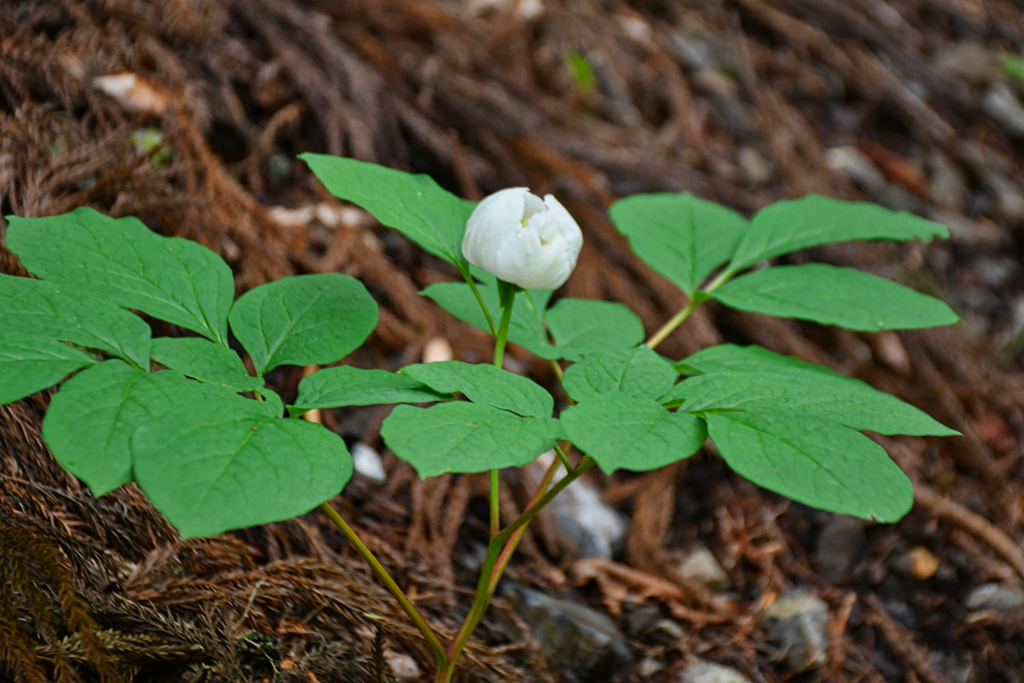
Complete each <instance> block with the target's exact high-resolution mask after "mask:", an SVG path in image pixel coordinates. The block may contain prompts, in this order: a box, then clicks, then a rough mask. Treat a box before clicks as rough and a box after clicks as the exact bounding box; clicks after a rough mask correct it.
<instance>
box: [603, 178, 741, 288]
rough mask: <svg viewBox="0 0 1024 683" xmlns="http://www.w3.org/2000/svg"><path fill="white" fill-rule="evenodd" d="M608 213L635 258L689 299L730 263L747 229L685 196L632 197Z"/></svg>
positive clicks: (721, 210) (734, 216)
mask: <svg viewBox="0 0 1024 683" xmlns="http://www.w3.org/2000/svg"><path fill="white" fill-rule="evenodd" d="M608 213H609V215H610V216H611V219H612V222H613V223H614V224H615V227H616V228H618V230H619V232H621V233H622V234H623V235H625V236H626V237H628V238H629V246H630V247H631V248H632V249H633V251H634V252H635V253H636V255H637V256H639V257H640V258H642V259H643V260H644V261H646V262H647V265H649V266H650V267H651V268H653V269H654V270H655V271H657V272H658V273H661V274H662V275H664V276H665V277H667V278H668V279H669V280H671V281H672V282H674V283H675V284H676V285H678V286H679V287H680V289H682V290H683V291H684V292H686V293H687V294H689V295H690V296H693V293H694V292H695V291H697V288H698V287H699V286H700V285H701V283H702V282H704V280H705V279H706V278H707V277H708V275H710V274H711V272H712V271H713V270H714V269H715V268H717V267H718V266H720V265H722V264H723V263H725V262H726V261H728V260H729V257H730V256H732V255H733V252H734V251H735V250H736V246H737V245H738V244H739V242H740V239H741V238H742V237H743V234H744V233H745V232H746V231H747V228H748V226H749V225H750V224H749V223H748V222H747V219H745V218H744V217H743V216H741V215H740V214H738V213H736V212H735V211H730V210H729V209H727V208H725V207H724V206H721V205H719V204H715V203H714V202H709V201H705V200H703V199H698V198H697V197H694V196H693V195H692V194H690V193H688V192H684V193H679V194H667V193H666V194H635V195H633V196H631V197H626V198H625V199H620V200H619V201H617V202H615V203H614V204H612V206H611V208H610V209H609V210H608Z"/></svg>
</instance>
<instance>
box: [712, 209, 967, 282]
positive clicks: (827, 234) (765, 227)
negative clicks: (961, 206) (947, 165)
mask: <svg viewBox="0 0 1024 683" xmlns="http://www.w3.org/2000/svg"><path fill="white" fill-rule="evenodd" d="M933 237H941V238H943V239H945V238H947V237H949V229H948V228H947V227H946V226H944V225H939V224H938V223H933V222H932V221H928V220H925V219H924V218H919V217H918V216H915V215H913V214H910V213H907V212H906V211H900V212H898V213H896V212H893V211H889V210H888V209H883V208H882V207H880V206H878V205H876V204H869V203H867V202H844V201H841V200H838V199H830V198H829V197H822V196H820V195H815V194H811V195H807V196H806V197H804V198H803V199H796V200H789V201H781V202H775V203H774V204H772V205H771V206H769V207H766V208H764V209H762V210H761V211H759V212H758V213H757V214H756V215H755V216H754V218H753V219H752V220H751V222H750V229H749V230H747V232H746V234H744V236H743V238H742V239H741V240H740V243H739V246H738V247H737V248H736V253H735V254H734V255H733V257H732V262H731V263H730V264H729V267H728V269H727V271H728V272H729V273H736V272H739V271H741V270H743V269H744V268H747V267H749V266H752V265H754V264H755V263H757V262H758V261H764V260H765V259H770V258H774V257H776V256H781V255H782V254H788V253H789V252H791V251H796V250H797V249H807V248H808V247H816V246H818V245H820V244H829V243H831V242H848V241H850V240H892V241H894V242H905V241H907V240H911V239H920V240H923V241H925V242H930V241H931V239H932V238H933Z"/></svg>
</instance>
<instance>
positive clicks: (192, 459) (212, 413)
mask: <svg viewBox="0 0 1024 683" xmlns="http://www.w3.org/2000/svg"><path fill="white" fill-rule="evenodd" d="M131 449H132V454H133V456H134V458H135V476H136V479H137V480H138V482H139V487H140V488H141V489H142V490H143V491H144V492H145V493H146V495H147V496H149V499H150V500H151V501H153V505H154V506H155V507H156V509H157V510H159V511H160V512H161V513H162V514H163V515H164V516H165V517H166V518H167V520H168V521H169V522H170V523H171V524H173V525H174V526H175V527H177V528H178V530H179V531H180V532H181V535H182V536H183V537H185V538H194V537H196V536H213V535H215V534H219V533H221V532H223V531H228V530H229V529H239V528H242V527H249V526H255V525H257V524H264V523H267V522H277V521H281V520H286V519H291V518H293V517H296V516H298V515H302V514H305V513H306V512H309V511H310V510H311V509H313V508H314V507H316V506H317V505H319V504H320V503H322V502H324V501H325V500H329V499H330V498H332V497H334V496H335V495H337V494H338V493H339V492H340V491H341V489H342V488H343V487H344V486H345V484H346V483H347V482H348V480H349V479H350V478H351V476H352V458H351V456H349V454H348V450H347V449H346V448H345V442H344V441H342V440H341V439H340V438H338V437H337V436H336V435H335V434H332V433H331V432H330V431H328V430H327V429H324V428H323V427H322V426H320V425H318V424H314V423H312V422H307V421H305V420H287V419H281V418H279V417H270V416H268V415H267V413H266V411H265V409H264V408H263V406H261V405H260V404H259V403H256V402H255V401H249V400H246V399H244V398H241V397H239V396H234V397H232V398H230V399H225V400H221V401H211V402H208V403H207V404H205V405H204V406H203V409H202V410H195V408H194V407H193V406H187V405H186V406H179V407H177V408H176V409H174V410H171V411H169V412H167V413H164V414H163V415H160V416H159V417H157V418H156V419H154V420H152V421H149V422H147V423H146V424H144V425H142V426H141V427H139V428H138V430H137V431H136V432H135V434H134V436H133V437H132V440H131Z"/></svg>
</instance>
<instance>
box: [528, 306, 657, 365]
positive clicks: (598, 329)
mask: <svg viewBox="0 0 1024 683" xmlns="http://www.w3.org/2000/svg"><path fill="white" fill-rule="evenodd" d="M544 318H545V320H547V323H548V329H550V330H551V336H552V337H554V338H555V349H556V351H557V352H558V353H559V357H560V358H567V359H569V360H573V361H576V360H579V359H580V358H581V357H582V356H583V355H585V354H588V353H594V352H595V351H606V350H611V349H629V348H632V347H634V346H636V345H637V344H639V343H640V342H642V341H643V340H644V324H643V323H642V322H641V321H640V318H639V317H637V315H636V313H634V312H633V311H631V310H629V308H628V307H627V306H624V305H622V304H620V303H614V302H611V301H591V300H589V299H559V300H558V301H557V302H555V305H554V306H552V307H551V308H549V309H548V310H547V312H546V313H544ZM538 355H540V354H538ZM542 357H543V356H542Z"/></svg>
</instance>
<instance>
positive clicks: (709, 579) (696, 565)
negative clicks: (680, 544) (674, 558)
mask: <svg viewBox="0 0 1024 683" xmlns="http://www.w3.org/2000/svg"><path fill="white" fill-rule="evenodd" d="M678 568H679V573H680V574H682V575H683V576H688V577H690V578H691V579H693V580H694V581H697V582H699V583H702V584H704V585H705V586H707V587H708V588H710V589H711V590H713V591H723V590H728V589H729V587H730V586H731V585H732V581H731V580H730V579H729V575H728V574H726V573H725V570H724V569H722V565H720V564H719V563H718V560H716V559H715V556H714V555H712V554H711V551H710V550H708V549H707V548H705V547H704V546H702V545H698V546H694V547H693V548H692V549H691V550H690V551H689V552H688V553H686V555H685V556H684V557H683V559H682V560H680V562H679V567H678Z"/></svg>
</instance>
